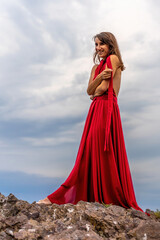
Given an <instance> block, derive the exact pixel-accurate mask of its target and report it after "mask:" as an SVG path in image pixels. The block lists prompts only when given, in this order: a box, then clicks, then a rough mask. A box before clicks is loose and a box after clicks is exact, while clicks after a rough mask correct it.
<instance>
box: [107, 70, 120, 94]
mask: <svg viewBox="0 0 160 240" xmlns="http://www.w3.org/2000/svg"><path fill="white" fill-rule="evenodd" d="M121 72H122V71H121V68H118V69H117V70H116V72H115V75H114V77H113V89H114V91H115V94H116V96H118V93H119V90H120V86H121ZM108 87H109V86H108Z"/></svg>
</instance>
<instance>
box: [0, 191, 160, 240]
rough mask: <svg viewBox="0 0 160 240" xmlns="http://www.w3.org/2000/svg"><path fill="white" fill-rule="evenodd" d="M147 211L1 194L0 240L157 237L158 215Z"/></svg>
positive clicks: (144, 238) (145, 239) (159, 226)
mask: <svg viewBox="0 0 160 240" xmlns="http://www.w3.org/2000/svg"><path fill="white" fill-rule="evenodd" d="M146 211H147V212H148V213H150V216H148V215H147V214H145V213H143V212H140V211H137V210H135V209H133V208H131V209H125V208H123V207H120V206H116V205H109V206H107V205H104V204H100V203H97V202H94V203H89V202H84V201H79V202H78V203H77V204H76V205H73V204H64V205H57V204H52V205H45V204H43V205H42V204H41V205H39V204H36V202H33V203H32V204H30V203H28V202H27V201H23V200H18V199H17V198H16V197H15V196H14V195H12V194H10V195H9V196H7V197H5V196H4V195H2V194H0V240H1V239H5V240H11V239H29V240H30V239H32V240H35V239H39V240H40V239H44V240H48V239H50V240H69V239H74V240H89V239H90V240H98V239H109V240H115V239H118V240H123V239H124V240H125V239H132V240H134V239H140V240H149V239H159V240H160V218H158V217H156V216H155V214H154V212H153V211H151V210H149V209H147V210H146Z"/></svg>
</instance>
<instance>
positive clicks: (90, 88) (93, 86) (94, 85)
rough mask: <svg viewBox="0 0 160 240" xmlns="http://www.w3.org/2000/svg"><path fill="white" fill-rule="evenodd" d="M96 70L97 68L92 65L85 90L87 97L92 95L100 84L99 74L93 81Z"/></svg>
mask: <svg viewBox="0 0 160 240" xmlns="http://www.w3.org/2000/svg"><path fill="white" fill-rule="evenodd" d="M96 68H97V65H94V66H93V68H92V70H91V74H90V79H89V82H88V88H87V93H88V95H92V94H94V92H95V89H96V88H97V86H98V85H99V84H100V83H101V82H102V79H101V76H100V74H99V75H98V76H97V77H96V78H95V79H94V81H93V78H94V74H95V70H96Z"/></svg>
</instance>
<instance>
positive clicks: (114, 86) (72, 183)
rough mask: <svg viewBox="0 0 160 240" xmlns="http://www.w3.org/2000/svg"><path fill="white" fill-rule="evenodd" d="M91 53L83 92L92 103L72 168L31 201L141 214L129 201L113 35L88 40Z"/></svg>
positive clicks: (131, 190)
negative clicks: (91, 205)
mask: <svg viewBox="0 0 160 240" xmlns="http://www.w3.org/2000/svg"><path fill="white" fill-rule="evenodd" d="M94 41H95V53H94V56H93V60H94V63H95V62H96V59H97V58H98V60H99V62H100V63H99V64H95V65H94V66H93V68H92V70H91V74H90V79H89V83H88V88H87V93H88V95H90V98H91V99H92V100H93V101H92V103H91V105H90V108H89V112H88V115H87V118H86V122H85V126H84V130H83V134H82V138H81V142H80V146H79V150H78V154H77V158H76V162H75V165H74V167H73V169H72V171H71V173H70V175H69V176H68V178H67V179H66V181H65V182H64V183H63V184H61V186H60V187H59V188H58V189H57V190H56V191H55V192H53V193H52V194H50V195H48V196H47V197H46V198H45V199H43V200H40V201H39V202H37V203H39V204H40V203H45V204H52V203H57V204H65V203H72V204H76V203H77V202H78V201H80V200H83V201H88V202H94V201H97V202H100V203H102V202H104V203H106V204H115V205H119V206H123V207H124V208H130V207H133V208H135V209H137V210H140V211H142V212H143V210H142V209H141V208H140V207H139V206H138V204H137V202H136V198H135V193H134V188H133V183H132V178H131V173H130V169H129V164H128V159H127V153H126V148H125V142H124V137H123V130H122V125H121V118H120V112H119V107H118V103H117V96H118V93H119V89H120V83H121V71H123V70H124V69H125V67H124V65H123V62H122V59H121V54H120V51H119V47H118V44H117V41H116V38H115V36H114V35H113V34H112V33H110V32H101V33H100V34H97V35H95V36H94Z"/></svg>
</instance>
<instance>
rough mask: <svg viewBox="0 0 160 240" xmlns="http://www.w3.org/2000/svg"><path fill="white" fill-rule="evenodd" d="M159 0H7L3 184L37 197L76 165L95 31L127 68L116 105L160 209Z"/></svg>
mask: <svg viewBox="0 0 160 240" xmlns="http://www.w3.org/2000/svg"><path fill="white" fill-rule="evenodd" d="M159 12H160V2H159V1H158V0H140V1H138V0H135V1H131V0H121V1H118V0H112V1H111V0H99V1H95V0H85V1H84V0H81V1H80V0H70V1H65V0H54V1H51V0H45V1H43V0H35V1H31V0H1V1H0V93H1V94H0V192H1V193H2V194H4V195H8V194H9V193H13V194H14V195H15V196H16V197H18V198H21V199H23V200H27V201H29V202H33V201H38V200H39V199H43V198H45V197H46V196H47V195H49V194H50V193H52V192H53V191H55V190H56V189H57V188H58V187H59V186H60V184H61V183H63V181H64V180H65V179H66V178H67V176H68V175H69V173H70V172H71V170H72V168H73V166H74V163H75V160H76V156H77V152H78V148H79V144H80V140H81V136H82V132H83V127H84V124H85V119H86V117H87V113H88V110H89V106H90V104H91V100H90V98H89V96H88V95H87V92H86V90H87V85H88V81H89V76H90V72H91V68H92V66H93V53H94V41H93V36H94V35H95V34H97V33H99V32H102V31H108V32H112V33H113V34H114V35H115V37H116V39H117V41H118V45H119V49H120V51H121V55H122V60H123V62H124V65H125V67H126V69H125V70H124V71H123V72H122V79H121V88H120V91H119V95H118V105H119V109H120V113H121V120H122V127H123V133H124V138H125V143H126V150H127V155H128V161H129V165H130V170H131V174H132V180H133V185H134V189H135V194H136V199H137V202H138V204H139V206H140V207H141V208H142V209H143V210H145V209H147V208H149V209H152V210H156V209H160V203H159V199H160V184H159V182H160V174H159V172H160V144H159V141H160V131H159V122H160V81H159V62H160V47H159V43H160V32H159V29H160V16H159Z"/></svg>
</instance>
